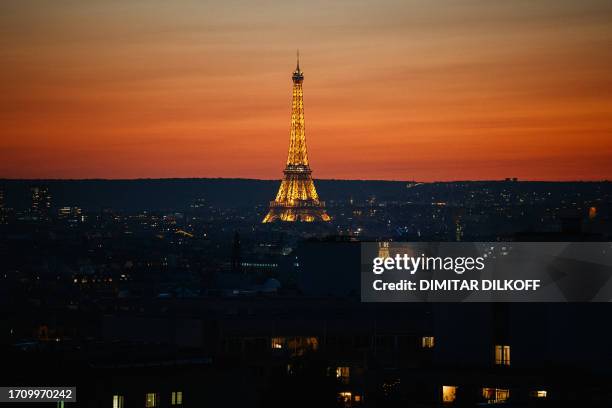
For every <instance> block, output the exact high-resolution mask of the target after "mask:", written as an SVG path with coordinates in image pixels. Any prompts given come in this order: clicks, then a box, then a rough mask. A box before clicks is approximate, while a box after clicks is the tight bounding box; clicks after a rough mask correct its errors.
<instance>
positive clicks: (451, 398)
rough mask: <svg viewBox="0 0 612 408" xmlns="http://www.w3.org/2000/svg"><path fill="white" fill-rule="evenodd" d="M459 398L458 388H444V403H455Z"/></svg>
mask: <svg viewBox="0 0 612 408" xmlns="http://www.w3.org/2000/svg"><path fill="white" fill-rule="evenodd" d="M456 398H457V387H456V386H454V385H443V386H442V402H455V399H456Z"/></svg>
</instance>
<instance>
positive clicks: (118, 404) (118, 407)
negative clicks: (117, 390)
mask: <svg viewBox="0 0 612 408" xmlns="http://www.w3.org/2000/svg"><path fill="white" fill-rule="evenodd" d="M113 408H123V395H113Z"/></svg>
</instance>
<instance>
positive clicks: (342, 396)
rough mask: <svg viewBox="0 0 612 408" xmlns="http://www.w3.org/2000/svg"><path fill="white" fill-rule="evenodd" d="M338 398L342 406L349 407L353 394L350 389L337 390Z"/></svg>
mask: <svg viewBox="0 0 612 408" xmlns="http://www.w3.org/2000/svg"><path fill="white" fill-rule="evenodd" d="M338 400H339V401H340V403H341V404H342V406H343V407H345V408H350V406H351V402H352V401H353V394H352V393H351V392H350V391H343V392H339V393H338Z"/></svg>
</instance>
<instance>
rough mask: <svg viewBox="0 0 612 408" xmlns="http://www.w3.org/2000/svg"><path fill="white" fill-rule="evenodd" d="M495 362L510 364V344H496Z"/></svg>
mask: <svg viewBox="0 0 612 408" xmlns="http://www.w3.org/2000/svg"><path fill="white" fill-rule="evenodd" d="M495 364H497V365H505V366H509V365H510V346H506V345H500V344H498V345H496V346H495Z"/></svg>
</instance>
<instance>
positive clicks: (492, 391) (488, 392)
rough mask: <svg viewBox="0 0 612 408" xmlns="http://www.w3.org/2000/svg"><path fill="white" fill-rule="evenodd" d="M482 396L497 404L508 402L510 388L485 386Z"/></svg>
mask: <svg viewBox="0 0 612 408" xmlns="http://www.w3.org/2000/svg"><path fill="white" fill-rule="evenodd" d="M482 396H483V398H484V399H486V400H487V402H489V403H492V404H496V403H498V402H506V401H507V400H508V398H510V390H508V389H503V388H483V389H482Z"/></svg>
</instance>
